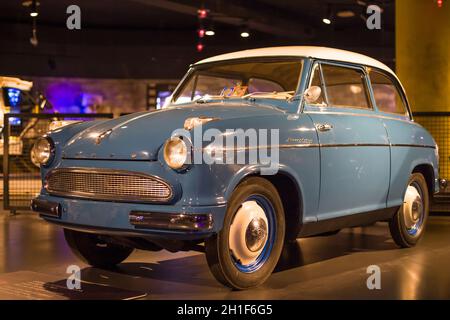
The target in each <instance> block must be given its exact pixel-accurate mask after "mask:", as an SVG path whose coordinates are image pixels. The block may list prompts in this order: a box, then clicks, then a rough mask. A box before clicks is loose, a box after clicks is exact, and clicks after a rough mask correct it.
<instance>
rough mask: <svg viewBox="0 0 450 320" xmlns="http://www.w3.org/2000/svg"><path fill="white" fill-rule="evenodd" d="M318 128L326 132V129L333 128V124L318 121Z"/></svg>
mask: <svg viewBox="0 0 450 320" xmlns="http://www.w3.org/2000/svg"><path fill="white" fill-rule="evenodd" d="M316 128H317V130H318V131H320V132H326V131H330V130H331V129H333V126H332V125H331V124H328V123H318V124H316Z"/></svg>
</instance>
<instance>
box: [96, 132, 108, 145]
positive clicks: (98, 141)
mask: <svg viewBox="0 0 450 320" xmlns="http://www.w3.org/2000/svg"><path fill="white" fill-rule="evenodd" d="M111 132H112V129H109V130H107V131H105V132H103V133H101V134H99V135H98V137H97V138H96V139H95V144H100V143H101V142H102V140H103V139H105V138H106V137H107V136H109V135H110V134H111Z"/></svg>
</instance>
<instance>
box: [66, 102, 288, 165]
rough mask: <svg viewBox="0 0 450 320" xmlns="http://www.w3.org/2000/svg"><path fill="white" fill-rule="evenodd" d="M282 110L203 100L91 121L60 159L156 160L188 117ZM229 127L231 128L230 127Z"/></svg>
mask: <svg viewBox="0 0 450 320" xmlns="http://www.w3.org/2000/svg"><path fill="white" fill-rule="evenodd" d="M280 113H284V112H283V111H282V110H280V109H277V108H274V107H270V106H266V105H259V104H254V103H239V104H237V103H236V104H231V103H223V102H217V103H207V104H192V105H183V106H179V107H171V108H167V109H163V110H158V111H151V112H140V113H134V114H132V115H127V116H123V117H120V118H117V119H113V120H107V121H103V122H100V123H98V124H95V125H93V126H91V127H89V128H87V129H85V130H83V131H81V132H79V133H78V134H76V135H75V136H73V137H72V138H71V139H70V140H69V141H68V142H67V144H66V145H65V146H64V148H63V152H62V153H63V157H64V158H76V159H103V160H156V159H157V153H158V150H159V148H160V147H161V146H162V144H163V143H164V142H165V141H166V139H168V138H169V137H170V136H171V134H172V132H173V131H174V130H176V129H180V128H181V129H182V128H183V126H184V121H185V120H186V119H187V118H190V117H199V116H204V117H214V118H218V119H219V121H220V120H226V119H231V118H243V117H248V118H250V119H252V118H254V117H255V116H265V115H275V114H280ZM230 129H231V128H230Z"/></svg>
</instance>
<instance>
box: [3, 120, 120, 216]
mask: <svg viewBox="0 0 450 320" xmlns="http://www.w3.org/2000/svg"><path fill="white" fill-rule="evenodd" d="M108 118H113V115H112V114H109V113H106V114H44V113H42V114H5V115H4V122H3V124H4V125H3V133H2V139H0V142H1V143H3V146H1V144H0V156H2V157H3V166H2V167H1V168H2V177H3V208H4V209H5V210H9V211H11V212H12V213H14V212H15V211H17V210H28V209H29V208H30V201H31V199H32V198H33V197H35V196H36V195H37V194H38V193H39V192H40V189H41V179H40V170H39V167H38V166H37V165H35V164H34V163H33V160H32V158H31V148H32V147H33V145H34V142H35V141H36V139H37V138H39V137H41V136H43V135H44V134H45V133H46V132H48V130H49V127H50V124H51V123H52V122H53V121H63V120H77V121H89V120H96V119H108Z"/></svg>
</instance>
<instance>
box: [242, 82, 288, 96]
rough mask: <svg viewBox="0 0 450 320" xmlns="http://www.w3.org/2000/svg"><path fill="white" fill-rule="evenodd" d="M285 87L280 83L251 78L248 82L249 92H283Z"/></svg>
mask: <svg viewBox="0 0 450 320" xmlns="http://www.w3.org/2000/svg"><path fill="white" fill-rule="evenodd" d="M282 91H284V89H283V87H282V86H280V85H279V84H278V83H276V82H274V81H270V80H265V79H259V78H251V79H250V80H249V81H248V92H249V93H254V92H282Z"/></svg>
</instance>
